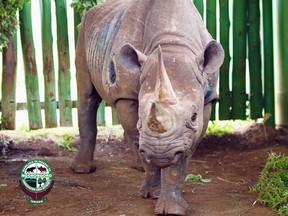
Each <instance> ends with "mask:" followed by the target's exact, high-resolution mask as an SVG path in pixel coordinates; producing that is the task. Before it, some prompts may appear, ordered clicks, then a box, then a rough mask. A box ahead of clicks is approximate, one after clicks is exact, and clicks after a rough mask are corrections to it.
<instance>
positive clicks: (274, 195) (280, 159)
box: [251, 153, 288, 216]
mask: <svg viewBox="0 0 288 216" xmlns="http://www.w3.org/2000/svg"><path fill="white" fill-rule="evenodd" d="M251 192H258V199H259V200H260V201H261V203H263V204H265V205H268V206H269V207H271V208H272V210H274V211H276V212H277V213H278V214H279V215H280V216H284V215H288V156H285V155H281V154H275V153H271V154H270V155H269V157H268V160H267V163H266V165H265V166H264V168H263V170H262V172H261V174H260V176H259V181H258V183H257V184H256V185H255V186H254V187H253V188H251Z"/></svg>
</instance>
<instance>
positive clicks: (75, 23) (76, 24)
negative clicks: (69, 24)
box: [74, 9, 81, 47]
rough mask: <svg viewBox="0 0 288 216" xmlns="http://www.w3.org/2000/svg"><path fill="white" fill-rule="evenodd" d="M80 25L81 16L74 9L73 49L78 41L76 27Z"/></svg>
mask: <svg viewBox="0 0 288 216" xmlns="http://www.w3.org/2000/svg"><path fill="white" fill-rule="evenodd" d="M80 23H81V15H80V14H79V13H78V12H77V11H76V10H75V9H74V42H75V47H76V45H77V40H78V33H79V30H78V26H79V24H80Z"/></svg>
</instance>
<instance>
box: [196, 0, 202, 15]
mask: <svg viewBox="0 0 288 216" xmlns="http://www.w3.org/2000/svg"><path fill="white" fill-rule="evenodd" d="M203 1H204V0H194V5H195V6H196V8H197V9H198V11H199V13H200V15H201V16H202V18H203V16H204V2H203Z"/></svg>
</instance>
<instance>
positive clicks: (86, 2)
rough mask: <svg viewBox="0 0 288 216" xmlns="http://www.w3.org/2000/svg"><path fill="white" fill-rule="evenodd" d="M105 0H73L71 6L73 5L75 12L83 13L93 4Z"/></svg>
mask: <svg viewBox="0 0 288 216" xmlns="http://www.w3.org/2000/svg"><path fill="white" fill-rule="evenodd" d="M104 1H105V0H73V1H72V3H71V7H73V8H74V9H75V10H76V12H78V13H80V15H81V16H82V15H84V14H85V13H86V12H87V11H88V10H89V9H90V8H92V7H93V6H95V5H97V4H100V3H103V2H104Z"/></svg>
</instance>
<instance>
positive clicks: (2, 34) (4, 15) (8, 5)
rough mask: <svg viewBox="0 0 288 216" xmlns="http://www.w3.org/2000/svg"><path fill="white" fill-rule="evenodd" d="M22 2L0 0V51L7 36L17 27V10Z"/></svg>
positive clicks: (6, 40) (6, 41)
mask: <svg viewBox="0 0 288 216" xmlns="http://www.w3.org/2000/svg"><path fill="white" fill-rule="evenodd" d="M23 4H24V1H23V0H0V51H2V49H3V48H4V47H5V46H7V44H8V42H9V37H10V36H11V35H13V34H14V32H15V31H16V29H17V27H18V19H17V10H18V9H21V8H22V7H23Z"/></svg>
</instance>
